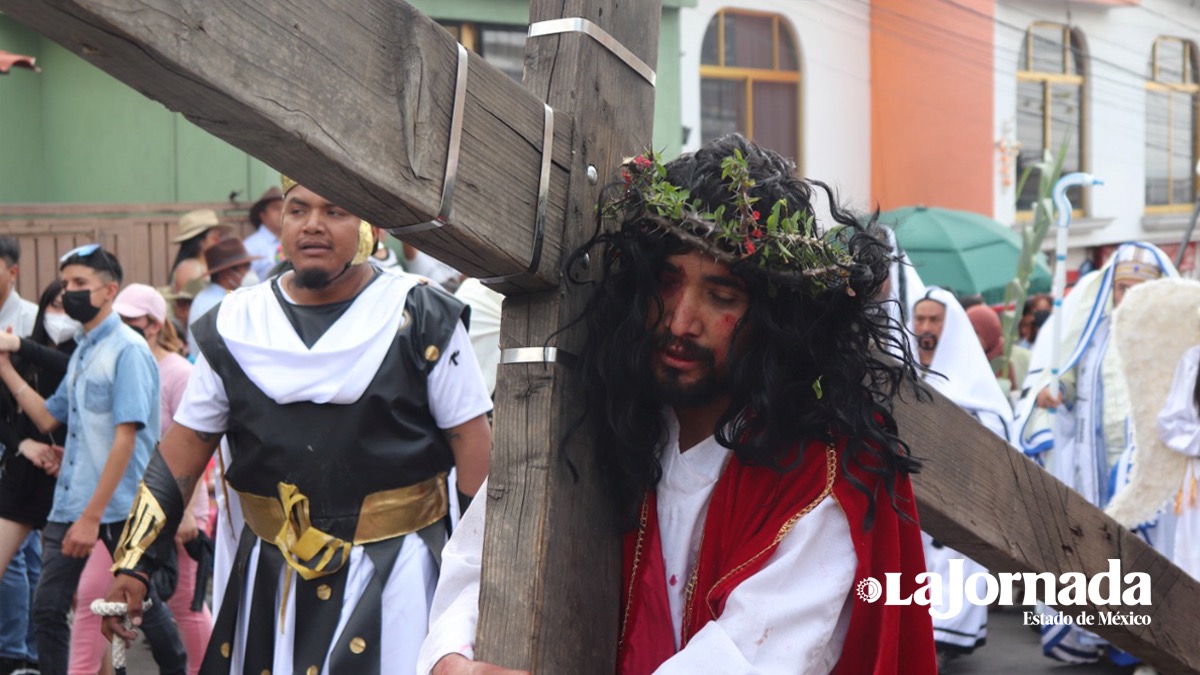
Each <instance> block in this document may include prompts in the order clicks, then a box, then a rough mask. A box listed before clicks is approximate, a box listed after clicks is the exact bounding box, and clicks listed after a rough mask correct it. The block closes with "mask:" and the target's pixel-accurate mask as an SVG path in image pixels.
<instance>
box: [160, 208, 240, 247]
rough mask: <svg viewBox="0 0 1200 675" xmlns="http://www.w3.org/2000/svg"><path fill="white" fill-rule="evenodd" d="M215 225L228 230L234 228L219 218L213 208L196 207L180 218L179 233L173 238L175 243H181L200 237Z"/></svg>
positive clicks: (172, 241)
mask: <svg viewBox="0 0 1200 675" xmlns="http://www.w3.org/2000/svg"><path fill="white" fill-rule="evenodd" d="M214 227H219V228H221V229H222V230H224V231H226V232H230V231H232V230H233V227H232V226H230V225H226V224H224V223H222V222H221V220H220V219H219V218H217V212H216V211H213V210H212V209H196V210H195V211H188V212H187V213H185V214H183V217H182V218H180V219H179V234H178V235H176V237H175V238H174V239H172V240H171V243H173V244H179V243H182V242H185V241H187V240H188V239H191V238H192V237H198V236H200V235H202V234H204V233H205V232H207V231H209V230H211V229H212V228H214Z"/></svg>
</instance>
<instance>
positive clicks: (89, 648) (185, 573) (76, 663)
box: [69, 524, 213, 675]
mask: <svg viewBox="0 0 1200 675" xmlns="http://www.w3.org/2000/svg"><path fill="white" fill-rule="evenodd" d="M200 528H201V529H204V524H201V525H200ZM176 548H178V553H179V585H178V586H176V587H175V594H174V595H172V596H171V599H170V600H168V601H167V606H168V607H170V608H171V614H172V615H174V617H175V623H176V624H177V625H178V626H179V634H180V636H181V637H182V638H183V646H184V647H185V648H186V649H187V655H188V673H189V675H196V673H198V672H200V662H201V661H203V660H204V650H206V649H207V648H208V638H209V636H210V635H211V634H212V625H213V618H212V614H211V613H210V612H209V611H208V606H207V605H205V606H204V607H203V608H202V609H201V611H199V612H193V611H192V594H193V593H194V592H195V589H196V567H197V566H196V561H195V560H192V558H191V556H189V555H188V554H187V552H186V551H184V550H183V547H182V546H178V545H176ZM111 568H112V556H110V555H109V554H108V549H106V548H104V544H102V543H100V542H96V546H95V547H94V548H93V549H92V554H91V555H90V556H88V561H87V566H85V567H84V568H83V576H82V577H80V579H79V588H78V590H76V592H75V593H76V596H75V623H74V624H73V625H72V626H71V661H70V667H69V673H70V675H96V673H97V672H98V671H99V670H100V660H101V659H102V658H103V657H104V648H105V647H107V646H108V645H107V643H105V641H104V636H103V635H102V634H101V633H100V617H98V616H96V615H95V614H92V610H91V605H92V600H95V599H96V598H103V597H104V594H105V593H107V592H108V587H109V585H111V584H112V580H113V576H112V572H111V571H109V570H110V569H111Z"/></svg>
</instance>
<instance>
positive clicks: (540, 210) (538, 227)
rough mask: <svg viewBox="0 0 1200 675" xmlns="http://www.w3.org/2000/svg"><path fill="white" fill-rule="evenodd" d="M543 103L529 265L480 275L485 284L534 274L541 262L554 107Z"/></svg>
mask: <svg viewBox="0 0 1200 675" xmlns="http://www.w3.org/2000/svg"><path fill="white" fill-rule="evenodd" d="M543 105H544V106H545V108H546V115H545V118H544V122H543V124H542V170H541V173H540V175H539V176H538V196H537V216H536V217H535V220H534V224H533V250H532V251H531V252H530V254H529V266H528V267H527V268H526V269H525V272H524V273H518V274H502V275H499V276H494V277H480V279H479V281H481V282H483V283H485V284H495V283H499V282H502V281H508V280H509V279H514V278H516V277H519V276H522V275H523V274H536V273H537V271H538V267H539V266H540V265H541V264H542V241H543V239H545V235H546V201H547V199H548V198H549V196H550V158H551V155H552V154H553V153H552V151H553V150H554V108H551V107H550V105H549V104H548V103H547V104H543Z"/></svg>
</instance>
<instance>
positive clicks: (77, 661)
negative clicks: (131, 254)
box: [71, 284, 212, 675]
mask: <svg viewBox="0 0 1200 675" xmlns="http://www.w3.org/2000/svg"><path fill="white" fill-rule="evenodd" d="M113 311H114V312H116V313H117V314H118V315H120V317H121V320H122V321H124V322H125V325H127V326H129V327H130V328H133V329H134V330H136V331H138V332H140V333H141V334H142V335H144V336H145V337H146V342H147V343H148V344H149V345H150V351H151V352H152V353H153V354H154V360H155V361H157V362H158V374H159V380H160V382H161V383H162V387H161V389H160V390H161V396H160V399H159V401H160V404H161V407H162V426H163V431H164V433H165V431H166V429H167V428H168V427H170V426H171V420H172V418H173V417H174V415H175V410H176V409H177V408H178V407H179V401H180V399H181V398H182V397H183V391H184V389H185V388H186V387H187V382H188V376H189V375H191V372H192V364H191V363H189V362H188V360H187V359H185V358H183V357H182V356H180V352H181V351H183V342H182V341H181V340H180V339H179V336H178V335H177V334H176V333H175V329H174V327H172V325H171V322H170V321H169V320H168V318H167V301H166V299H165V298H163V296H162V295H161V294H160V293H159V292H158V291H157V290H155V289H153V288H151V287H150V286H147V285H145V284H129V285H128V286H126V287H125V288H123V289H122V290H121V292H120V293H118V294H117V299H116V300H114V301H113ZM207 527H208V490H207V488H206V486H205V485H204V484H203V483H200V482H198V483H197V485H196V489H195V490H194V491H193V492H192V495H191V501H190V503H189V504H188V508H187V510H186V511H185V512H184V514H183V522H182V524H181V525H180V527H179V531H178V532H177V533H176V535H175V541H176V544H175V547H176V560H177V561H178V569H179V577H178V582H177V583H176V586H175V592H174V593H173V594H172V595H171V597H170V598H169V599H168V600H167V606H168V607H169V608H170V609H171V614H173V615H174V617H175V623H176V624H177V625H178V626H179V632H180V634H181V635H182V636H183V643H184V646H185V647H186V648H187V653H188V673H189V674H190V675H195V673H197V672H199V671H200V660H201V658H202V657H203V656H204V650H205V648H206V647H207V646H208V637H209V635H210V634H211V633H212V614H211V613H210V612H209V610H208V607H207V606H205V605H204V604H203V598H201V602H200V604H199V608H198V609H197V610H195V611H193V609H192V607H193V599H194V597H195V594H196V585H197V583H199V584H201V585H202V586H203V585H206V584H207V581H208V577H207V576H204V577H203V578H202V579H197V573H198V564H197V561H196V560H195V559H193V558H192V556H191V555H189V554H188V551H187V550H186V549H185V548H184V545H185V544H186V543H187V542H189V541H192V540H193V539H195V538H196V537H197V536H198V535H199V532H200V531H201V530H206V529H207ZM206 536H207V535H206ZM199 543H200V542H197V544H199ZM112 564H113V561H112V557H111V556H109V554H108V549H106V548H104V547H103V546H101V545H100V544H97V545H96V546H95V548H94V549H93V551H92V557H91V558H89V559H88V564H87V567H85V568H84V570H83V577H82V578H81V579H80V581H79V590H78V592H77V593H76V607H75V620H74V624H73V626H72V628H71V672H72V673H94V672H95V671H96V666H97V664H99V663H100V659H101V658H102V655H103V654H104V649H105V645H106V643H105V641H104V639H103V636H102V635H101V634H100V617H98V616H96V615H95V614H93V613H92V612H91V611H90V609H89V606H90V605H91V603H92V600H94V599H96V598H99V597H103V596H104V593H105V591H106V590H108V585H109V584H110V583H111V582H112V572H111V571H110V568H111V567H112ZM201 592H202V593H203V589H201Z"/></svg>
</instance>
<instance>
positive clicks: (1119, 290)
mask: <svg viewBox="0 0 1200 675" xmlns="http://www.w3.org/2000/svg"><path fill="white" fill-rule="evenodd" d="M1145 281H1146V280H1145V279H1117V280H1116V281H1113V307H1118V306H1120V304H1121V301H1122V300H1124V299H1125V294H1126V293H1128V292H1129V289H1131V288H1133V287H1134V286H1137V285H1138V284H1141V283H1145Z"/></svg>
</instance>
